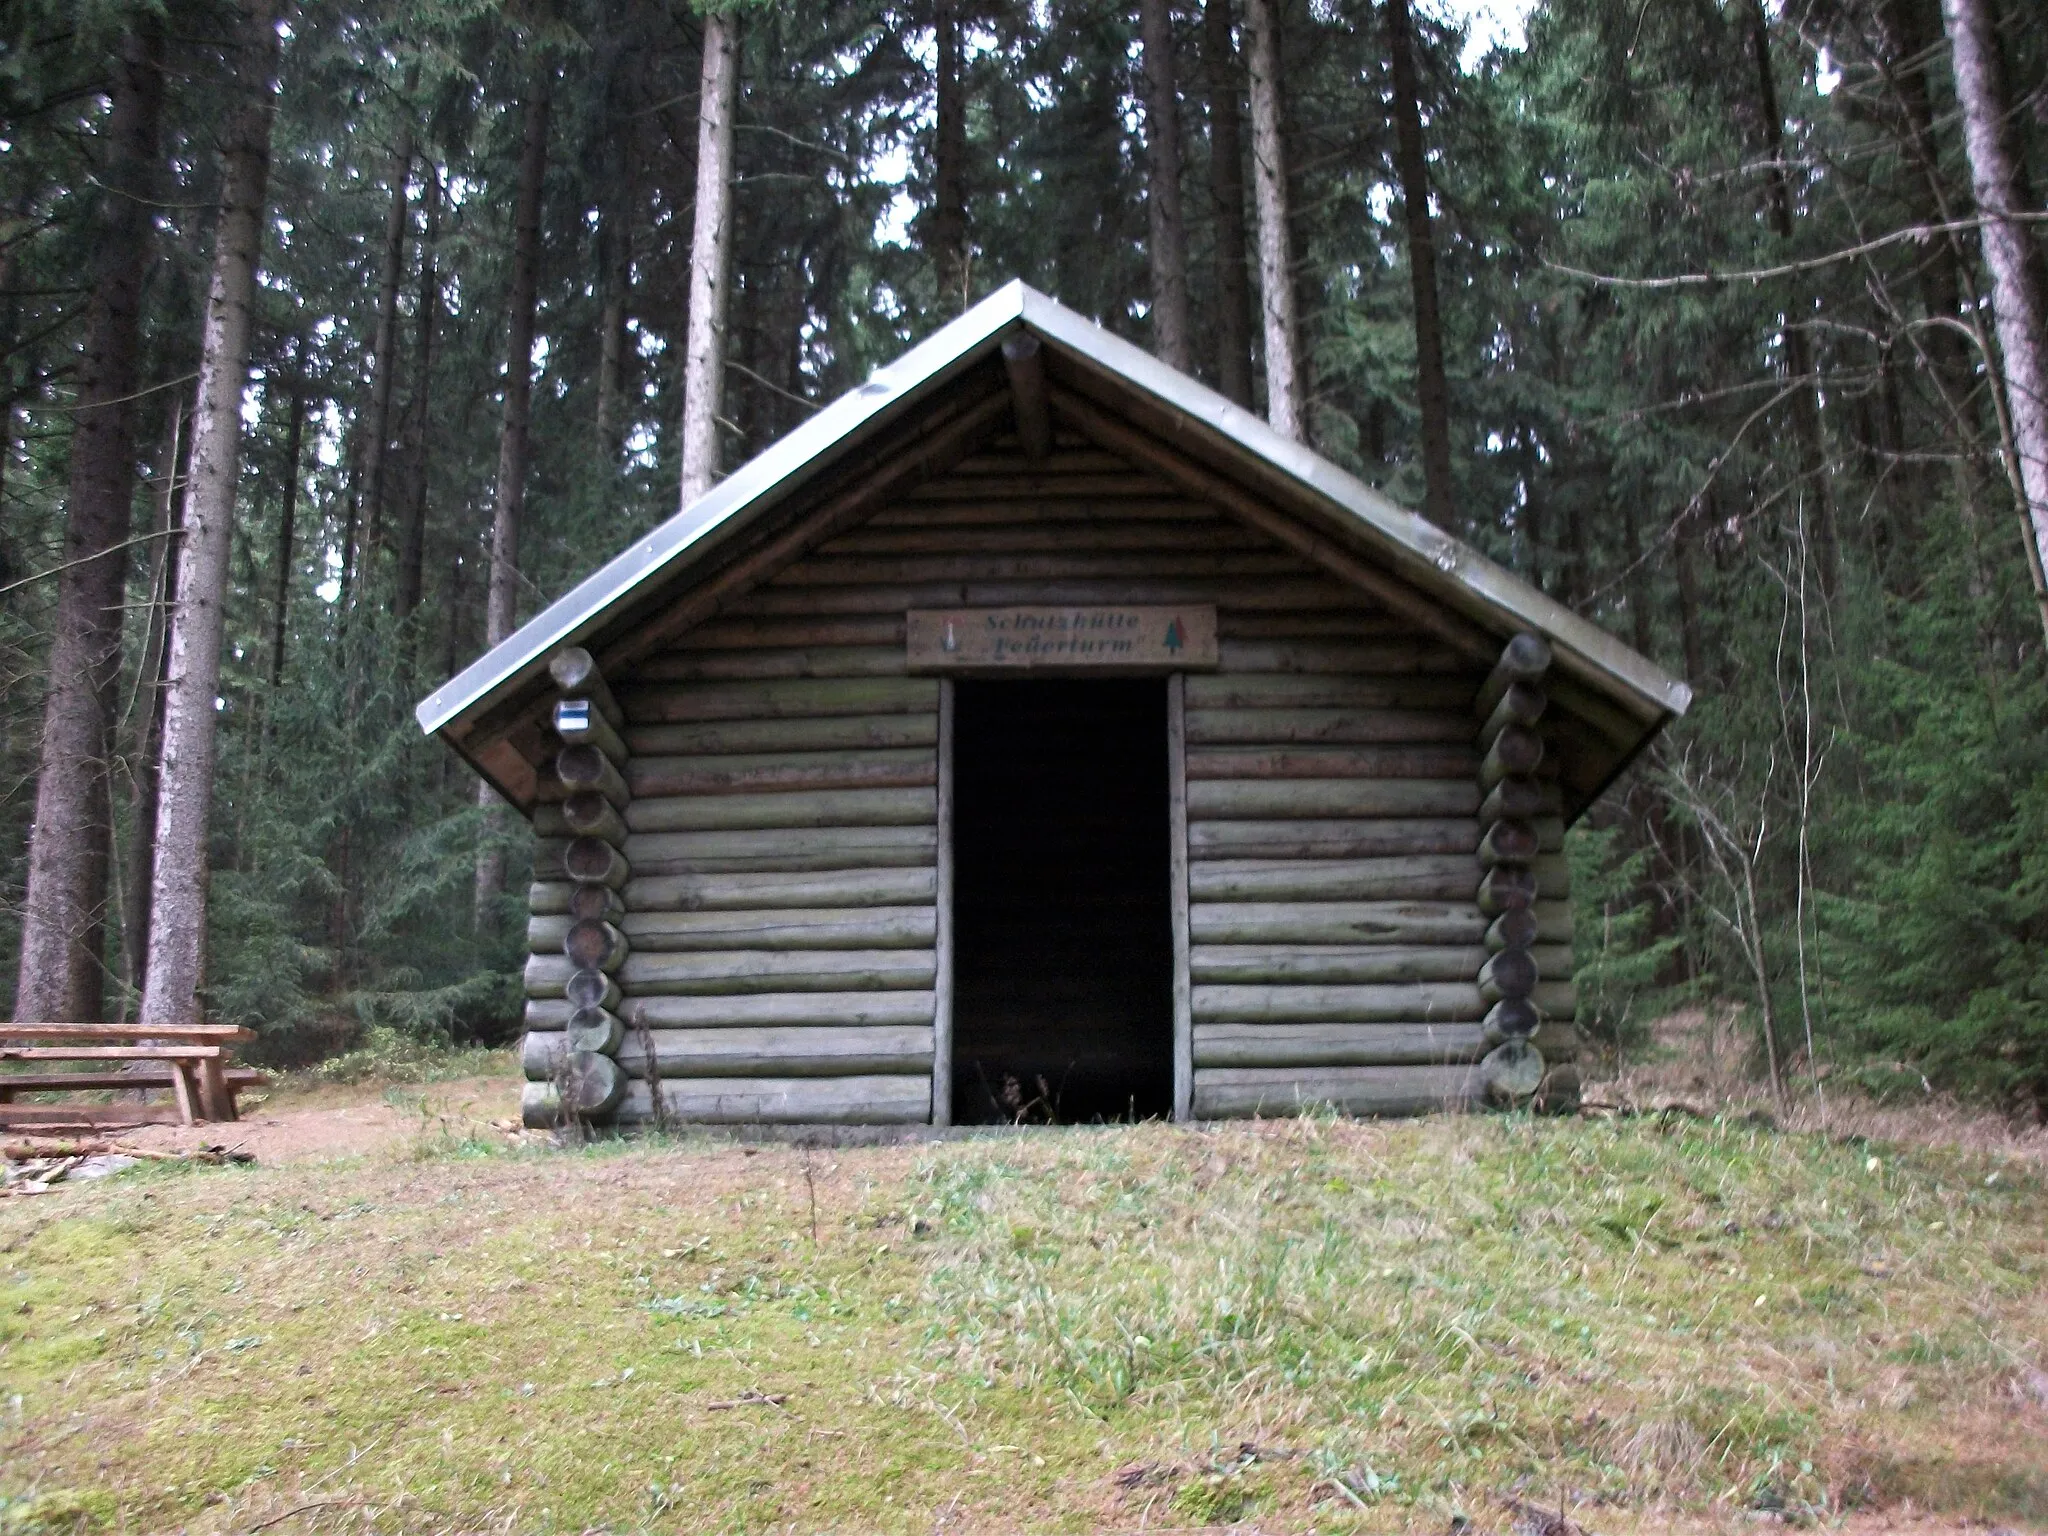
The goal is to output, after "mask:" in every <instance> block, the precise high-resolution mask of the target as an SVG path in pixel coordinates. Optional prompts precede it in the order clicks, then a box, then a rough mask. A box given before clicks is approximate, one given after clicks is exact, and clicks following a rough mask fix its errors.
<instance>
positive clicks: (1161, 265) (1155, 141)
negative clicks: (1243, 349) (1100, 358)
mask: <svg viewBox="0 0 2048 1536" xmlns="http://www.w3.org/2000/svg"><path fill="white" fill-rule="evenodd" d="M1138 29H1139V31H1140V33H1141V34H1142V36H1143V38H1144V43H1145V121H1146V128H1147V144H1146V147H1147V148H1148V149H1149V151H1150V163H1151V179H1150V182H1149V185H1148V186H1147V188H1146V195H1145V210H1146V214H1147V217H1148V218H1149V219H1150V221H1151V231H1152V243H1151V249H1150V250H1149V252H1148V253H1147V254H1148V255H1149V256H1150V257H1151V266H1152V342H1153V346H1154V349H1155V350H1156V351H1157V352H1158V353H1159V356H1160V358H1161V359H1162V360H1163V361H1164V362H1165V363H1166V364H1167V365H1168V366H1169V367H1172V368H1178V369H1179V370H1180V371H1181V372H1183V373H1186V372H1189V371H1190V370H1192V368H1193V366H1194V361H1193V358H1192V356H1191V354H1190V343H1189V335H1190V332H1191V331H1192V330H1193V329H1194V326H1193V322H1192V321H1191V320H1190V319H1189V317H1188V227H1187V220H1186V219H1185V218H1184V217H1183V216H1182V214H1181V204H1180V163H1181V155H1180V88H1179V86H1178V84H1177V83H1176V81H1177V76H1176V72H1175V70H1174V62H1173V7H1172V5H1171V4H1170V3H1169V0H1138Z"/></svg>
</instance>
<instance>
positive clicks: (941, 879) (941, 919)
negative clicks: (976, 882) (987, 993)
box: [931, 678, 956, 1126]
mask: <svg viewBox="0 0 2048 1536" xmlns="http://www.w3.org/2000/svg"><path fill="white" fill-rule="evenodd" d="M955 707H956V704H955V700H954V696H953V680H952V679H951V678H941V679H940V681H939V754H938V757H939V761H938V769H939V784H938V789H939V801H938V834H939V847H938V864H937V868H936V869H935V871H934V875H935V877H936V878H935V882H934V883H935V889H936V900H935V903H934V910H933V919H934V924H933V926H934V930H935V931H934V935H933V938H934V942H933V950H932V962H933V980H932V1111H931V1117H932V1124H933V1125H936V1126H948V1125H951V1124H952V1123H953V722H954V718H955V716H954V709H955Z"/></svg>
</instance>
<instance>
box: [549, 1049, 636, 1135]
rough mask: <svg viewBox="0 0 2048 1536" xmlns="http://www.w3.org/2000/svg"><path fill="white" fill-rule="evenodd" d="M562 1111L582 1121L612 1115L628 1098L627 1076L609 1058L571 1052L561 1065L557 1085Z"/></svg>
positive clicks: (595, 1054) (591, 1052)
mask: <svg viewBox="0 0 2048 1536" xmlns="http://www.w3.org/2000/svg"><path fill="white" fill-rule="evenodd" d="M558 1089H559V1094H560V1102H561V1106H562V1108H563V1109H564V1110H565V1111H566V1112H568V1113H569V1114H572V1115H575V1116H577V1117H578V1118H579V1119H585V1120H595V1119H598V1118H601V1117H602V1116H605V1115H608V1114H610V1113H611V1112H612V1111H613V1110H615V1109H617V1108H618V1107H619V1100H621V1099H623V1098H624V1097H625V1096H626V1074H625V1073H624V1072H623V1071H622V1070H621V1069H620V1067H619V1064H618V1063H617V1062H616V1061H614V1060H612V1058H611V1057H609V1056H601V1055H599V1054H598V1053H597V1052H595V1051H572V1052H571V1053H570V1054H569V1056H568V1058H567V1059H566V1060H565V1061H564V1062H563V1063H562V1076H561V1081H560V1083H559V1085H558Z"/></svg>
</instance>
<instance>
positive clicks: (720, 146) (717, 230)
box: [682, 11, 740, 507]
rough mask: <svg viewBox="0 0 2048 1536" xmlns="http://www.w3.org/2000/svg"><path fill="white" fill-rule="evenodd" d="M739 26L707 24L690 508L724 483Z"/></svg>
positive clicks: (686, 451) (690, 396)
mask: <svg viewBox="0 0 2048 1536" xmlns="http://www.w3.org/2000/svg"><path fill="white" fill-rule="evenodd" d="M739 84H740V50H739V22H738V20H737V19H736V18H735V17H733V16H731V15H729V14H727V13H725V12H723V11H716V12H713V13H712V14H711V15H709V16H706V17H705V18H704V69H703V76H702V80H701V84H700V86H699V89H698V115H697V209H696V214H697V216H696V221H695V223H694V225H693V226H692V228H691V230H690V323H689V330H688V336H687V340H686V343H685V346H684V356H683V485H682V504H683V505H684V506H686V507H687V506H688V505H689V504H690V503H691V502H693V501H695V500H696V499H697V498H698V497H699V496H702V495H703V494H704V493H705V492H706V491H708V490H710V489H711V487H712V484H713V483H714V482H715V481H716V480H717V479H718V416H719V410H720V407H721V406H722V405H723V403H724V397H725V307H726V304H725V301H726V288H727V284H728V283H729V281H730V280H731V266H732V119H733V110H734V107H735V105H736V104H737V102H738V98H739Z"/></svg>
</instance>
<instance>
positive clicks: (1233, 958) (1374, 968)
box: [1190, 943, 1487, 986]
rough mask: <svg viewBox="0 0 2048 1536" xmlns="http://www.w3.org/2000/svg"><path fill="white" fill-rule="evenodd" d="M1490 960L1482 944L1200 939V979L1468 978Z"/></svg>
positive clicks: (1283, 982) (1194, 967) (1287, 982)
mask: <svg viewBox="0 0 2048 1536" xmlns="http://www.w3.org/2000/svg"><path fill="white" fill-rule="evenodd" d="M1486 962H1487V953H1486V949H1485V947H1484V946H1483V945H1478V944H1464V945H1453V944H1305V943H1279V944H1197V945H1196V946H1195V947H1194V953H1193V955H1192V957H1191V960H1190V965H1191V973H1192V975H1193V977H1194V979H1195V980H1196V981H1198V982H1205V983H1222V982H1249V983H1257V984H1264V985H1269V986H1301V985H1316V986H1324V985H1351V984H1357V983H1362V982H1383V981H1470V980H1471V979H1472V978H1473V977H1474V976H1476V975H1478V974H1479V972H1480V970H1481V968H1482V967H1484V966H1485V964H1486Z"/></svg>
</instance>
